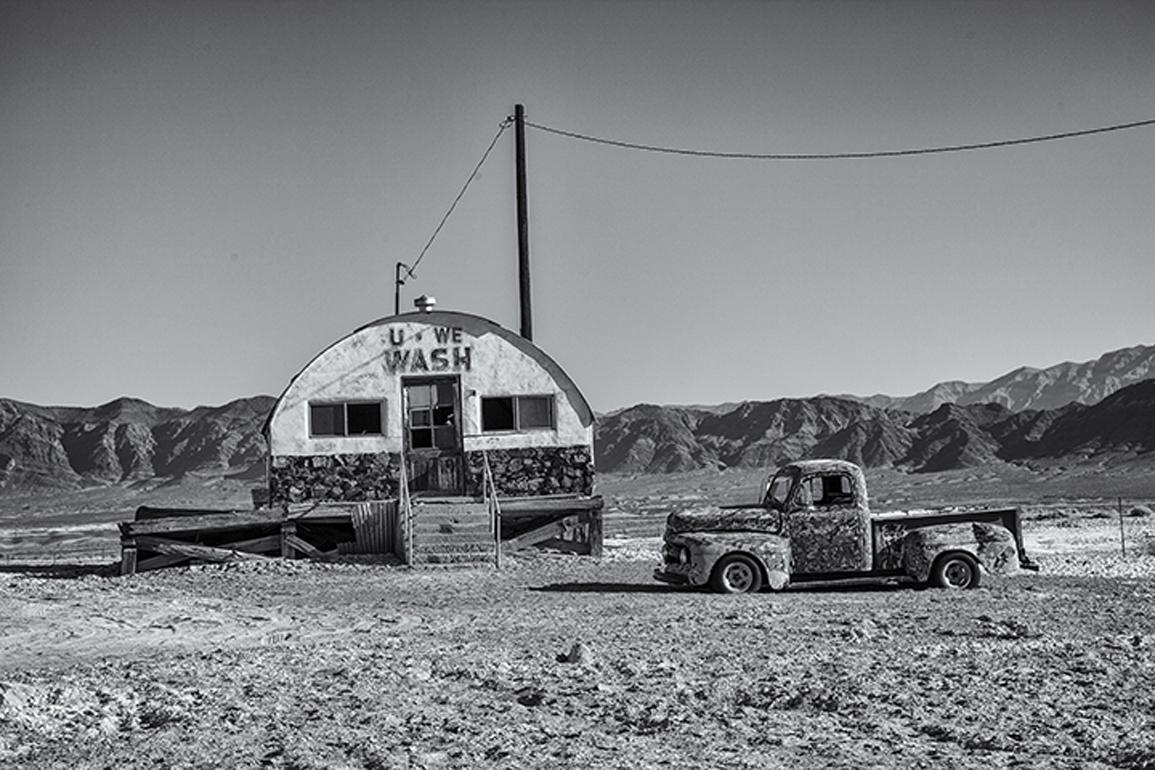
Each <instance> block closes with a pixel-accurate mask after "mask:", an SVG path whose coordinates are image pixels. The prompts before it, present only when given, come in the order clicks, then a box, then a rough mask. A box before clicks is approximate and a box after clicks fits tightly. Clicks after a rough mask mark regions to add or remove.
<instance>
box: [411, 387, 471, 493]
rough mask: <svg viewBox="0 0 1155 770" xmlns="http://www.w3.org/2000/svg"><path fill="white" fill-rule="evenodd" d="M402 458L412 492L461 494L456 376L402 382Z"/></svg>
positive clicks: (459, 420) (459, 416)
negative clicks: (403, 425)
mask: <svg viewBox="0 0 1155 770" xmlns="http://www.w3.org/2000/svg"><path fill="white" fill-rule="evenodd" d="M402 387H403V388H404V391H405V392H404V398H403V403H404V411H405V415H404V417H405V457H406V460H407V465H408V469H407V470H408V473H409V490H410V492H412V493H413V494H424V495H444V496H454V495H461V494H464V492H465V488H464V483H463V482H464V476H465V474H464V473H463V472H462V465H463V460H464V456H463V452H462V448H461V387H460V381H459V380H458V378H456V377H438V378H422V379H409V378H406V379H405V380H403V381H402Z"/></svg>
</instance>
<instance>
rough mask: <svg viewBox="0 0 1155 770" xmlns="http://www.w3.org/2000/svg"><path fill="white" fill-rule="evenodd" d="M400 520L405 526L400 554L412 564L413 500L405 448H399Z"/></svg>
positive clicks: (398, 501)
mask: <svg viewBox="0 0 1155 770" xmlns="http://www.w3.org/2000/svg"><path fill="white" fill-rule="evenodd" d="M397 503H398V506H399V507H400V510H399V511H398V514H399V515H400V516H401V522H402V524H403V525H404V527H405V531H404V533H403V534H404V537H405V545H404V553H403V554H402V555H401V557H402V561H404V562H405V564H406V566H412V565H413V500H412V498H411V497H410V494H409V466H408V464H407V463H406V462H405V450H404V449H402V450H401V482H400V488H399V494H398V499H397Z"/></svg>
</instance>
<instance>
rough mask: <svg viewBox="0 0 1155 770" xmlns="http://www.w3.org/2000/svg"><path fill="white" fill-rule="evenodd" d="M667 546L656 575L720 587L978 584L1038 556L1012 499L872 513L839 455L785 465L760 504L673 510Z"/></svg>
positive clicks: (855, 472) (853, 469) (862, 487)
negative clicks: (1029, 549) (985, 506)
mask: <svg viewBox="0 0 1155 770" xmlns="http://www.w3.org/2000/svg"><path fill="white" fill-rule="evenodd" d="M662 556H663V558H662V564H661V566H660V567H659V568H658V569H657V570H656V571H655V573H654V577H655V578H656V579H658V580H662V581H664V582H668V583H674V584H681V585H691V586H701V585H710V586H711V587H713V588H714V589H715V590H717V591H721V592H724V593H744V592H749V591H758V590H761V589H762V588H763V587H769V588H772V589H775V590H778V589H782V588H785V587H786V586H787V585H789V584H791V583H801V582H808V581H819V580H844V579H857V578H867V577H876V578H880V579H888V578H898V579H903V580H907V581H915V582H932V583H935V584H937V585H941V586H943V587H949V588H973V587H975V586H977V585H978V584H979V581H980V578H981V575H982V574H983V572H984V571H985V572H987V573H999V574H1008V573H1013V572H1014V571H1017V570H1018V569H1019V568H1020V566H1027V567H1028V568H1030V567H1032V566H1033V565H1031V564H1030V562H1029V560H1028V559H1027V558H1026V554H1025V553H1024V552H1023V548H1022V535H1021V530H1020V524H1019V514H1018V511H1017V510H1016V509H1002V510H987V511H965V512H959V511H951V512H946V513H927V512H920V513H901V512H898V513H887V514H880V515H874V514H872V513H871V511H870V506H869V502H868V498H867V490H866V479H865V477H864V475H863V473H862V470H861V469H860V468H859V467H858V466H857V465H855V464H853V463H849V462H846V461H843V460H806V461H799V462H794V463H790V464H788V465H786V466H783V467H782V468H781V469H779V470H778V472H777V473H775V474H773V475H772V476H771V477H770V479H769V481H768V482H767V483H766V487H765V493H764V495H763V499H762V501H761V503H760V504H758V505H752V506H718V507H710V508H708V509H705V510H696V511H685V512H676V513H672V514H670V516H669V517H668V518H667V522H666V533H665V538H664V543H663V549H662Z"/></svg>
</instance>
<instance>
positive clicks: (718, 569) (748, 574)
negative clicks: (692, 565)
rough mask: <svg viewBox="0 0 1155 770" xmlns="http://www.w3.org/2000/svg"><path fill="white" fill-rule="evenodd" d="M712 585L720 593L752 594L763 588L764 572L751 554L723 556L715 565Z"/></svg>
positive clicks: (711, 579)
mask: <svg viewBox="0 0 1155 770" xmlns="http://www.w3.org/2000/svg"><path fill="white" fill-rule="evenodd" d="M710 585H711V586H712V587H713V588H714V590H715V591H717V592H718V593H720V594H752V593H757V592H758V591H760V590H761V589H762V572H761V571H760V570H759V569H758V565H757V564H756V563H755V562H754V560H753V559H751V558H750V557H749V556H742V555H741V554H736V553H735V554H730V555H729V556H723V557H722V558H721V559H719V560H718V563H717V565H715V566H714V574H713V575H711V577H710Z"/></svg>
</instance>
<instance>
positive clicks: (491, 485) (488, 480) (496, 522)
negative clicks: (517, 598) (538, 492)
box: [481, 449, 501, 569]
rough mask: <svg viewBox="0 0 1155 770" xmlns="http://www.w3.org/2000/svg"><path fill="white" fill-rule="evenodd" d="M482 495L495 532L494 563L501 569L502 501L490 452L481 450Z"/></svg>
mask: <svg viewBox="0 0 1155 770" xmlns="http://www.w3.org/2000/svg"><path fill="white" fill-rule="evenodd" d="M481 464H482V474H481V477H482V482H481V485H482V486H481V489H482V495H483V496H484V498H485V502H486V504H487V505H488V506H489V531H490V532H492V533H493V565H494V567H495V568H497V569H501V503H499V502H498V501H497V483H496V482H494V480H493V469H492V468H490V467H489V453H487V452H486V451H485V450H484V449H483V450H481Z"/></svg>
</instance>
